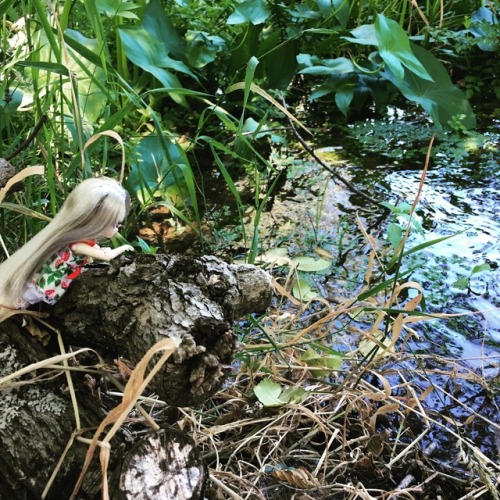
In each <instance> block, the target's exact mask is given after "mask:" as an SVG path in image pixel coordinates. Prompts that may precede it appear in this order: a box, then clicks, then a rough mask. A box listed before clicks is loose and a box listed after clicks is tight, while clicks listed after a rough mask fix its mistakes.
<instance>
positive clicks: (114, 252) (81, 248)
mask: <svg viewBox="0 0 500 500" xmlns="http://www.w3.org/2000/svg"><path fill="white" fill-rule="evenodd" d="M72 250H73V252H74V253H76V254H79V255H86V256H87V257H93V258H94V259H98V260H105V261H110V260H113V259H114V258H116V257H118V256H119V255H121V254H122V253H123V252H133V251H134V249H133V247H131V246H130V245H122V246H120V247H117V248H109V247H104V248H101V247H99V246H97V245H95V246H90V245H87V244H86V243H75V244H74V245H73V246H72Z"/></svg>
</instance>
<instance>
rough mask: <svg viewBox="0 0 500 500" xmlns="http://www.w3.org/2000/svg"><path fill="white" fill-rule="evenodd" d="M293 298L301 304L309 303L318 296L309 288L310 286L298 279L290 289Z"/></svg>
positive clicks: (303, 280)
mask: <svg viewBox="0 0 500 500" xmlns="http://www.w3.org/2000/svg"><path fill="white" fill-rule="evenodd" d="M292 293H293V296H294V297H295V298H296V299H299V300H301V301H302V302H309V301H310V300H313V299H314V298H316V297H317V296H318V294H317V293H316V292H315V291H314V290H313V289H312V288H311V285H309V283H308V282H307V281H306V280H305V279H303V278H298V279H297V280H296V281H295V283H294V285H293V289H292Z"/></svg>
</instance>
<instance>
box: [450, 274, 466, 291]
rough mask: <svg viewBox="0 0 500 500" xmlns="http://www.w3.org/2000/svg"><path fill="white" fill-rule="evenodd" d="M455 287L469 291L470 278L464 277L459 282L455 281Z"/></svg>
mask: <svg viewBox="0 0 500 500" xmlns="http://www.w3.org/2000/svg"><path fill="white" fill-rule="evenodd" d="M453 286H454V287H455V288H458V289H459V290H467V288H468V287H469V277H468V276H462V277H461V278H459V279H458V280H457V281H455V283H453Z"/></svg>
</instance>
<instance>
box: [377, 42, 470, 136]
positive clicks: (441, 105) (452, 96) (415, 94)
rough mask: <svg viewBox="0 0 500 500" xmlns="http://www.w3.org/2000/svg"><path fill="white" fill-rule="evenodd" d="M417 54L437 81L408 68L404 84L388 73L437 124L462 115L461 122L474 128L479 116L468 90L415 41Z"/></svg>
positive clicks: (443, 123)
mask: <svg viewBox="0 0 500 500" xmlns="http://www.w3.org/2000/svg"><path fill="white" fill-rule="evenodd" d="M411 47H412V50H413V53H414V54H415V56H416V57H417V58H418V59H419V60H420V61H421V62H422V64H423V65H424V66H425V68H426V69H427V71H428V72H429V73H430V75H431V76H432V79H433V81H429V80H424V79H422V78H420V77H418V76H417V75H416V74H414V73H412V72H409V71H407V72H406V73H405V77H404V80H403V82H402V84H400V83H399V82H398V81H397V80H396V78H395V76H394V75H393V74H392V73H391V72H385V75H384V76H385V77H386V78H387V79H389V80H391V81H392V82H393V83H394V85H396V86H397V87H398V88H399V90H400V91H401V93H402V94H403V95H404V96H405V97H406V98H407V99H409V100H410V101H413V102H416V103H418V104H420V105H421V106H422V107H423V108H424V109H425V111H426V112H427V113H428V114H429V115H430V117H431V118H432V121H433V122H434V124H435V125H436V127H437V128H441V127H442V126H446V125H447V124H448V123H450V122H451V121H452V120H453V118H456V117H457V116H462V120H461V123H462V124H463V126H464V127H466V128H468V129H471V128H474V127H475V126H476V117H475V115H474V112H473V111H472V108H471V106H470V103H469V101H468V100H467V97H466V96H465V94H464V93H463V92H462V91H461V90H460V89H458V88H457V87H456V86H454V85H453V83H452V81H451V79H450V77H449V75H448V73H447V71H446V68H445V67H444V66H443V64H441V62H440V61H438V59H436V58H435V57H434V56H433V55H432V54H431V53H430V52H428V51H427V50H425V49H423V48H422V47H419V46H417V45H413V44H412V46H411Z"/></svg>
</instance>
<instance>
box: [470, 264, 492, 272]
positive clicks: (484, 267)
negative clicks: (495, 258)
mask: <svg viewBox="0 0 500 500" xmlns="http://www.w3.org/2000/svg"><path fill="white" fill-rule="evenodd" d="M485 271H491V267H490V265H489V264H486V263H484V264H478V265H477V266H474V267H473V269H472V271H471V275H472V274H478V273H483V272H485Z"/></svg>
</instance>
